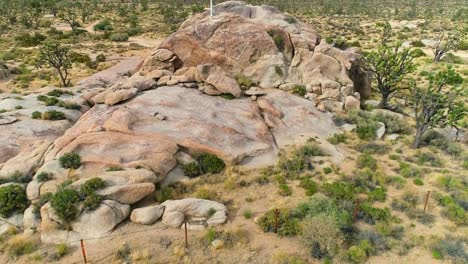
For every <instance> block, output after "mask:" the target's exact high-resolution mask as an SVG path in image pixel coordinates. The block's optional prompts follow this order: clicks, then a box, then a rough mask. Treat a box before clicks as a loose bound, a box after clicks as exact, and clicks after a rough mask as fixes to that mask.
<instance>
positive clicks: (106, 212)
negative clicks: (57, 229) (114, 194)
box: [71, 200, 130, 237]
mask: <svg viewBox="0 0 468 264" xmlns="http://www.w3.org/2000/svg"><path fill="white" fill-rule="evenodd" d="M129 214H130V206H129V205H125V204H120V203H118V202H116V201H112V200H104V201H102V203H101V205H100V206H99V207H98V208H97V209H96V210H94V211H91V212H83V213H82V214H81V215H80V216H79V217H78V219H77V220H75V221H73V222H72V224H71V227H72V229H73V231H75V232H77V233H82V234H86V235H87V236H91V237H100V236H102V235H105V234H106V233H108V232H110V231H112V229H114V227H115V226H117V225H118V224H119V223H120V222H122V221H123V220H124V219H125V218H127V216H128V215H129Z"/></svg>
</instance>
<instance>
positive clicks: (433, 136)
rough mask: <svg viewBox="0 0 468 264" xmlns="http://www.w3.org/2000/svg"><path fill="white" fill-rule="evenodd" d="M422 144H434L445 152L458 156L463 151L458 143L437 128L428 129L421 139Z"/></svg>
mask: <svg viewBox="0 0 468 264" xmlns="http://www.w3.org/2000/svg"><path fill="white" fill-rule="evenodd" d="M421 145H423V146H430V145H432V146H436V147H438V148H439V149H441V150H443V151H445V152H446V153H448V154H450V155H452V156H455V157H458V156H460V154H461V153H462V152H463V150H462V148H461V146H460V144H458V143H457V142H453V141H451V140H450V139H449V138H447V136H445V135H444V134H442V133H440V132H439V131H437V130H429V131H428V132H427V133H426V134H424V136H423V137H422V139H421Z"/></svg>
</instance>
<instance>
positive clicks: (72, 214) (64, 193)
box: [50, 188, 80, 223]
mask: <svg viewBox="0 0 468 264" xmlns="http://www.w3.org/2000/svg"><path fill="white" fill-rule="evenodd" d="M79 197H80V196H79V194H78V192H77V191H75V190H73V189H69V188H59V190H57V192H56V193H55V194H54V195H53V196H52V197H51V198H50V205H51V206H52V208H53V209H54V210H55V212H56V213H57V216H58V217H60V219H62V220H63V221H64V222H65V223H70V222H71V221H73V220H75V218H76V217H77V216H78V208H77V206H76V204H77V203H78V201H79Z"/></svg>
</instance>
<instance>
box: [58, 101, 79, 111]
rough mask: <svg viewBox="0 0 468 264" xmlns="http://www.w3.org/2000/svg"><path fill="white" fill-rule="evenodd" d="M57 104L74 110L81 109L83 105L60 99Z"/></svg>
mask: <svg viewBox="0 0 468 264" xmlns="http://www.w3.org/2000/svg"><path fill="white" fill-rule="evenodd" d="M57 105H58V106H60V107H63V108H65V109H72V110H80V109H81V105H79V104H77V103H73V102H64V101H60V102H59V103H58V104H57Z"/></svg>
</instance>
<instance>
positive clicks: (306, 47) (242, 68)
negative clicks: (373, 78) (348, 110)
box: [141, 1, 370, 101]
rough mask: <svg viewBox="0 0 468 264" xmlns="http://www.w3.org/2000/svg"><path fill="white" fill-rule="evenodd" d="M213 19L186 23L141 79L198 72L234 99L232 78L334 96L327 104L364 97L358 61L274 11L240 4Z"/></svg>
mask: <svg viewBox="0 0 468 264" xmlns="http://www.w3.org/2000/svg"><path fill="white" fill-rule="evenodd" d="M214 13H215V16H214V17H211V16H210V15H209V12H204V13H201V14H197V15H194V16H192V17H190V18H189V19H188V20H187V21H186V22H184V23H183V24H182V26H181V27H180V29H179V30H178V31H177V32H175V33H174V34H172V35H171V36H169V37H168V38H167V39H166V40H164V41H163V42H162V43H161V44H160V46H159V47H157V48H156V49H155V51H154V52H153V54H152V55H150V56H149V58H147V59H146V60H145V62H144V63H143V66H142V68H141V73H142V74H147V73H148V72H151V71H154V70H169V71H171V72H176V71H178V70H179V69H181V68H193V67H198V68H199V73H201V74H200V75H201V76H211V78H207V77H205V78H201V79H202V81H203V82H206V83H209V84H212V85H213V86H214V87H215V88H216V90H219V91H221V92H223V93H231V94H233V95H234V96H236V97H237V96H238V89H237V87H235V85H234V84H233V79H234V78H236V77H238V76H243V78H245V79H247V80H249V81H251V82H252V83H253V84H254V85H258V86H260V87H262V88H278V87H282V85H284V84H286V83H294V84H297V85H304V86H305V85H310V84H314V86H315V87H317V86H321V87H322V89H323V90H324V91H326V90H334V93H333V94H332V95H333V97H332V99H333V100H338V101H343V100H344V98H345V97H346V96H349V95H353V94H354V93H355V92H359V93H361V94H362V95H363V98H365V97H367V96H368V94H369V91H370V78H369V76H368V74H367V73H366V72H364V71H363V69H362V68H361V67H360V64H361V62H360V55H359V54H358V53H356V50H354V49H349V50H346V51H343V50H340V49H337V48H334V47H333V46H331V45H329V44H327V43H326V42H325V41H321V38H320V36H319V34H318V33H317V31H316V30H315V29H314V28H313V26H311V25H308V24H305V23H302V22H300V21H298V20H296V19H294V18H292V17H290V16H288V15H286V14H283V13H281V12H280V11H279V10H278V9H276V8H274V7H271V6H266V5H262V6H252V5H248V4H246V3H245V2H240V1H227V2H224V3H221V4H219V5H216V6H215V12H214ZM206 65H210V67H209V68H208V67H207V66H206ZM201 69H202V70H201ZM209 69H215V71H214V72H215V74H208V73H209V72H213V71H212V70H209ZM161 84H167V85H169V83H168V82H165V83H161ZM330 84H333V85H330ZM283 88H284V87H283ZM205 90H206V91H205ZM204 91H205V93H207V94H216V93H215V92H214V91H212V90H210V89H204Z"/></svg>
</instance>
